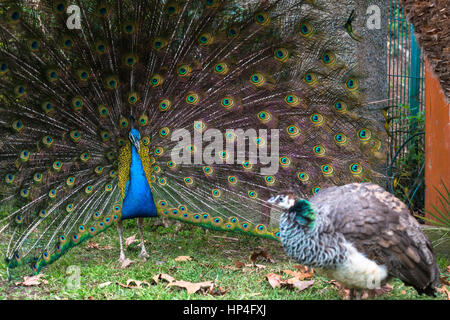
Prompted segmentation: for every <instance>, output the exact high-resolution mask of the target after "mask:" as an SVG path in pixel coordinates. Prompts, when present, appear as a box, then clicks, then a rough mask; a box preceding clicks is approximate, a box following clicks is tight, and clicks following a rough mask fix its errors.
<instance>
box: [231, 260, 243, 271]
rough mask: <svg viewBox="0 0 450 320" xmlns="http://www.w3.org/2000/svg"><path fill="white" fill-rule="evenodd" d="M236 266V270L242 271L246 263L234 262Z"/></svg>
mask: <svg viewBox="0 0 450 320" xmlns="http://www.w3.org/2000/svg"><path fill="white" fill-rule="evenodd" d="M234 266H235V267H236V268H238V269H242V268H243V267H244V266H245V263H243V262H240V261H239V260H236V261H235V262H234Z"/></svg>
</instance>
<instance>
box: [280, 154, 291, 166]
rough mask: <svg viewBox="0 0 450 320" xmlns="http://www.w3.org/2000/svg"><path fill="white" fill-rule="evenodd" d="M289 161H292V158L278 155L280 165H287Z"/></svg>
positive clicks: (289, 163)
mask: <svg viewBox="0 0 450 320" xmlns="http://www.w3.org/2000/svg"><path fill="white" fill-rule="evenodd" d="M291 162H292V160H291V158H289V157H286V156H284V157H280V165H281V167H282V168H287V167H289V166H290V165H291Z"/></svg>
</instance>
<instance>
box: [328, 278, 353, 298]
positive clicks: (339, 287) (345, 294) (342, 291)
mask: <svg viewBox="0 0 450 320" xmlns="http://www.w3.org/2000/svg"><path fill="white" fill-rule="evenodd" d="M327 283H330V284H332V285H333V286H334V287H336V289H337V290H338V292H339V294H340V295H341V297H342V299H344V300H349V299H350V289H347V288H345V287H344V286H343V285H342V284H341V283H339V282H337V281H336V280H330V281H328V282H327Z"/></svg>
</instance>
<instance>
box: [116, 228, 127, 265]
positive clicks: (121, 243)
mask: <svg viewBox="0 0 450 320" xmlns="http://www.w3.org/2000/svg"><path fill="white" fill-rule="evenodd" d="M117 231H118V232H119V243H120V256H119V262H123V261H125V251H124V250H123V223H122V221H121V220H119V221H118V222H117Z"/></svg>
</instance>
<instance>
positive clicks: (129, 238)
mask: <svg viewBox="0 0 450 320" xmlns="http://www.w3.org/2000/svg"><path fill="white" fill-rule="evenodd" d="M135 242H139V240H138V239H136V234H134V235H132V236H131V237H128V238H126V239H125V246H126V247H128V246H129V245H130V244H132V243H135Z"/></svg>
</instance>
